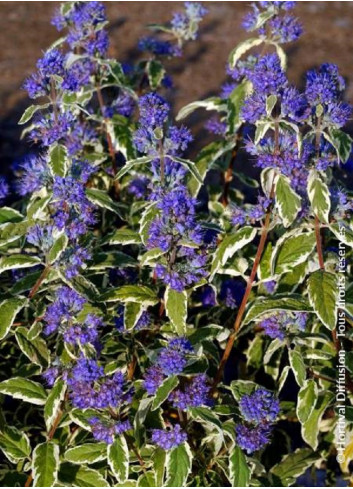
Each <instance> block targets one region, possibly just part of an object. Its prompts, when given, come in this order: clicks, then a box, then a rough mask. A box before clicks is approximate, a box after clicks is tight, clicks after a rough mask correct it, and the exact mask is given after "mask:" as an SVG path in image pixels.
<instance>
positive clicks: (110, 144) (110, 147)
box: [96, 83, 119, 195]
mask: <svg viewBox="0 0 353 489" xmlns="http://www.w3.org/2000/svg"><path fill="white" fill-rule="evenodd" d="M96 91H97V98H98V103H99V107H100V110H101V113H102V116H103V118H104V131H105V138H106V140H107V144H108V151H109V155H110V158H111V160H112V169H113V174H114V177H115V175H116V174H117V172H118V167H117V164H116V155H115V150H114V146H113V141H112V138H111V136H110V134H109V131H108V119H107V118H106V117H105V116H104V99H103V94H102V90H101V87H100V86H99V85H98V83H97V84H96ZM114 188H115V192H116V194H117V195H118V194H119V182H118V181H117V180H115V181H114Z"/></svg>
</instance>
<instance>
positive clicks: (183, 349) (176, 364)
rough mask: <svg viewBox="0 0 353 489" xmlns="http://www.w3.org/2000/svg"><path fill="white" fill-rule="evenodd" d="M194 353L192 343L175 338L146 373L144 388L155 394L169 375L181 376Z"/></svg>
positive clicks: (163, 349)
mask: <svg viewBox="0 0 353 489" xmlns="http://www.w3.org/2000/svg"><path fill="white" fill-rule="evenodd" d="M192 352H193V348H192V346H191V344H190V342H189V341H188V340H187V339H186V338H183V337H180V338H174V339H173V340H171V341H170V342H169V343H168V346H167V347H165V348H162V350H161V351H160V353H159V355H158V358H157V360H156V362H155V364H154V365H152V367H150V368H148V369H147V371H146V373H145V380H144V388H145V389H146V391H147V392H148V394H151V395H153V394H155V393H156V391H157V389H158V387H160V385H161V384H162V382H163V381H164V380H165V379H166V378H167V377H168V376H169V375H176V374H181V373H182V371H183V370H184V368H185V367H186V364H187V361H188V355H189V354H191V353H192Z"/></svg>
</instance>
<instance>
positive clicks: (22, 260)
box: [0, 255, 41, 273]
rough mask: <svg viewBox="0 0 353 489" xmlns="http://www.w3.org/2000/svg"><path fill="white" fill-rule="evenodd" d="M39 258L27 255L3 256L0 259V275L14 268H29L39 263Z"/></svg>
mask: <svg viewBox="0 0 353 489" xmlns="http://www.w3.org/2000/svg"><path fill="white" fill-rule="evenodd" d="M40 262H41V261H40V258H36V257H34V256H28V255H10V256H3V257H2V258H1V259H0V273H3V272H5V271H6V270H13V269H14V268H16V269H17V268H30V267H34V266H36V265H38V264H39V263H40Z"/></svg>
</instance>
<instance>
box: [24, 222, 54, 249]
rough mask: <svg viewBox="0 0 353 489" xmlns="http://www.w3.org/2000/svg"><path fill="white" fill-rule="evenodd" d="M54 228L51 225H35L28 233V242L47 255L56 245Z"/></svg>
mask: <svg viewBox="0 0 353 489" xmlns="http://www.w3.org/2000/svg"><path fill="white" fill-rule="evenodd" d="M53 232H54V227H53V226H51V225H43V226H41V225H40V224H35V225H34V226H32V227H31V228H29V229H28V231H27V241H28V242H29V243H31V244H32V245H34V246H37V247H38V248H40V249H41V251H43V252H44V253H47V252H48V251H49V250H50V248H51V247H52V246H53V243H54V236H53Z"/></svg>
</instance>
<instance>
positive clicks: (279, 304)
mask: <svg viewBox="0 0 353 489" xmlns="http://www.w3.org/2000/svg"><path fill="white" fill-rule="evenodd" d="M273 311H295V312H300V311H302V312H308V311H311V307H310V306H309V304H308V302H307V301H306V300H305V298H304V297H302V296H301V295H299V294H291V295H284V294H283V295H282V294H279V295H277V296H275V295H274V296H272V297H271V298H268V297H258V298H257V299H255V301H254V302H252V303H251V304H250V306H249V308H248V310H247V313H246V315H245V318H244V321H243V324H244V325H245V324H248V323H250V322H251V321H254V320H255V319H258V318H259V317H260V316H262V315H263V314H266V313H269V312H273Z"/></svg>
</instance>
